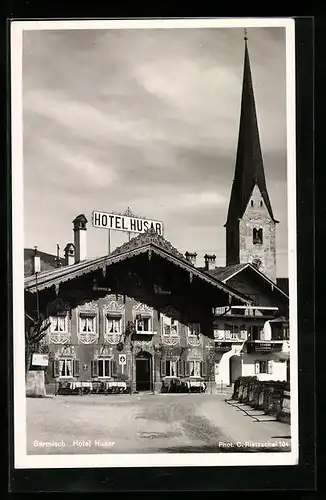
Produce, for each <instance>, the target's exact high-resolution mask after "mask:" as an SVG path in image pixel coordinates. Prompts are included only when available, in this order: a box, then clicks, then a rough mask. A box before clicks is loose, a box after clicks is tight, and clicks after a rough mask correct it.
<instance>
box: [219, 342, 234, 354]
mask: <svg viewBox="0 0 326 500" xmlns="http://www.w3.org/2000/svg"><path fill="white" fill-rule="evenodd" d="M232 346H233V343H232V342H228V341H221V342H216V341H215V352H228V351H230V350H231V349H232Z"/></svg>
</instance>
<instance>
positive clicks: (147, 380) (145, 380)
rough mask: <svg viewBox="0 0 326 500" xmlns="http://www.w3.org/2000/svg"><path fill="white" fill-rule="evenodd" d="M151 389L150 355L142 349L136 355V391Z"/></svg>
mask: <svg viewBox="0 0 326 500" xmlns="http://www.w3.org/2000/svg"><path fill="white" fill-rule="evenodd" d="M151 390H152V356H151V354H150V353H149V352H145V351H142V352H140V353H139V354H138V355H137V356H136V391H151Z"/></svg>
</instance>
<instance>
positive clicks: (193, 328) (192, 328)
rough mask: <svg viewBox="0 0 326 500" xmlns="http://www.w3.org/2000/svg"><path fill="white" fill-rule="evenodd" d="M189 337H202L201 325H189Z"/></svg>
mask: <svg viewBox="0 0 326 500" xmlns="http://www.w3.org/2000/svg"><path fill="white" fill-rule="evenodd" d="M188 335H189V337H192V336H195V335H196V336H197V337H198V336H199V335H200V323H188Z"/></svg>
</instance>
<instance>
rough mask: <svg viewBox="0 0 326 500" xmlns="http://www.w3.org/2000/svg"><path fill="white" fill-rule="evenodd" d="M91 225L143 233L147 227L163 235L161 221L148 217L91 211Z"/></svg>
mask: <svg viewBox="0 0 326 500" xmlns="http://www.w3.org/2000/svg"><path fill="white" fill-rule="evenodd" d="M92 219H93V226H94V227H100V228H103V229H112V230H115V231H125V232H129V233H145V232H146V231H148V230H149V229H152V230H154V231H155V232H156V233H157V234H159V235H161V236H163V222H160V221H157V220H150V219H139V218H137V217H128V216H126V215H118V214H109V213H106V212H95V211H94V212H93V217H92Z"/></svg>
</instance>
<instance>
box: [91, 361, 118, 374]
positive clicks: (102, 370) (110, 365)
mask: <svg viewBox="0 0 326 500" xmlns="http://www.w3.org/2000/svg"><path fill="white" fill-rule="evenodd" d="M91 373H92V378H94V377H100V378H110V377H114V376H115V374H116V361H115V360H114V359H112V358H105V357H103V358H98V359H94V360H93V361H92V362H91Z"/></svg>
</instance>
